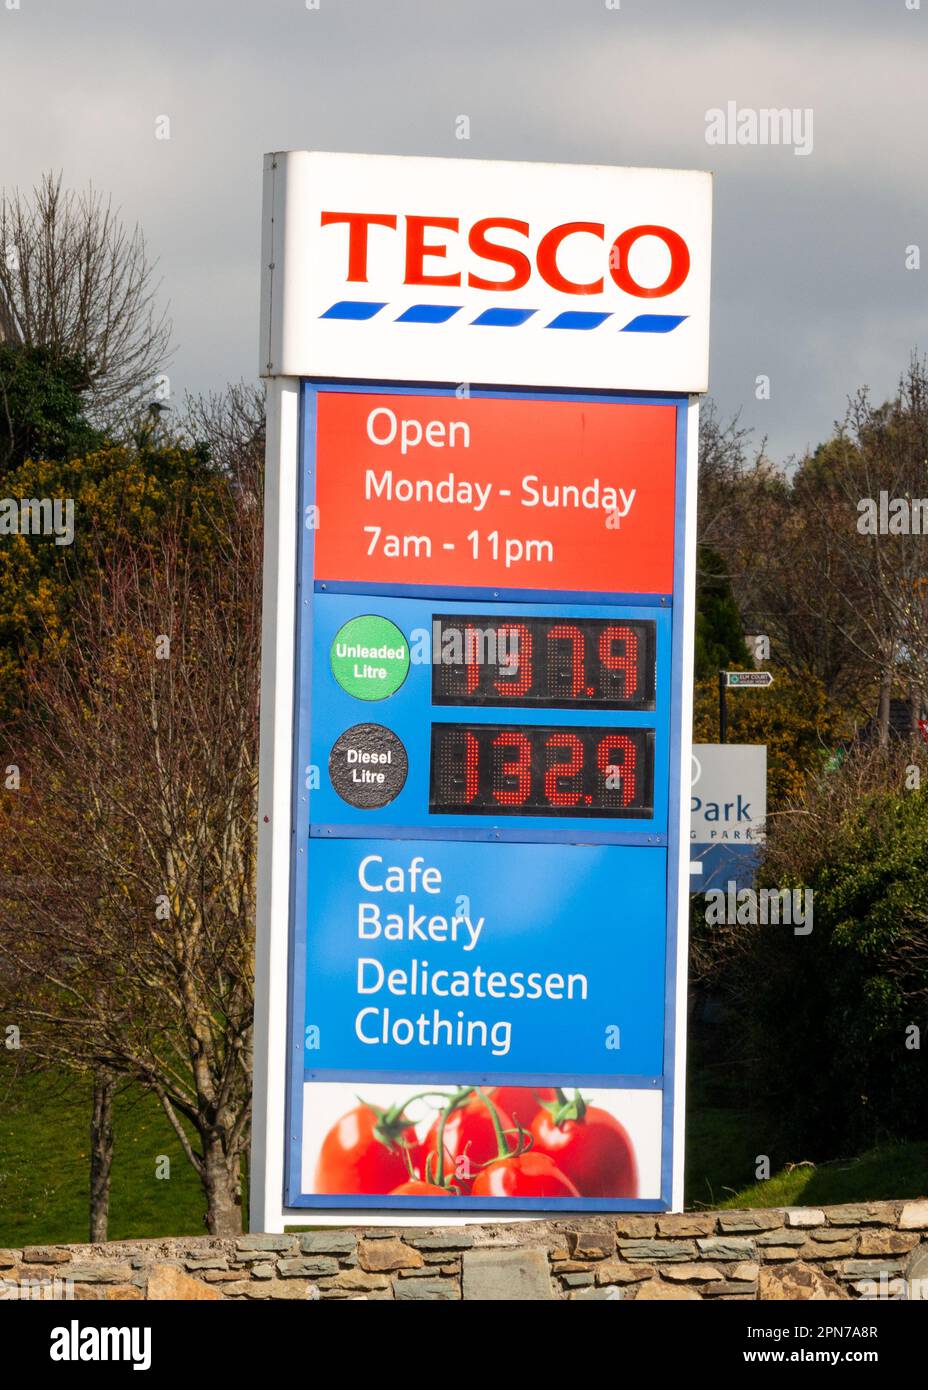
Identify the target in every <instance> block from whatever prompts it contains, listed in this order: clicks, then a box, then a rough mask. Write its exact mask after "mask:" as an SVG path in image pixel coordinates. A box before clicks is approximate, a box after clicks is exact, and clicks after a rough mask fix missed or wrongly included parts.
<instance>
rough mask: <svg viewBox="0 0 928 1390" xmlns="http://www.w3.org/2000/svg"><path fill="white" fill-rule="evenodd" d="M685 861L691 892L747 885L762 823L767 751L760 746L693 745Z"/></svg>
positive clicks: (762, 836)
mask: <svg viewBox="0 0 928 1390" xmlns="http://www.w3.org/2000/svg"><path fill="white" fill-rule="evenodd" d="M690 809H691V816H690V841H691V845H690V850H691V853H690V858H691V860H692V862H693V863H694V864H698V865H699V870H698V872H697V871H695V870H694V873H693V880H692V887H693V892H694V893H705V892H706V891H707V890H708V889H710V888H719V887H724V886H725V884H726V883H727V882H728V881H729V879H730V880H732V881H733V882H736V883H737V884H738V886H739V887H748V886H749V885H750V884H751V883H753V881H754V873H755V870H756V868H757V864H758V862H759V860H760V854H761V850H762V847H763V843H764V839H765V822H766V819H767V748H766V745H764V744H737V743H698V744H694V745H693V781H692V791H691V800H690Z"/></svg>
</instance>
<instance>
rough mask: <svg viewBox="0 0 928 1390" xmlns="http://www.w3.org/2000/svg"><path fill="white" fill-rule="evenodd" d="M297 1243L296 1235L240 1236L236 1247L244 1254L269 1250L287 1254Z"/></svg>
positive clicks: (274, 1252)
mask: <svg viewBox="0 0 928 1390" xmlns="http://www.w3.org/2000/svg"><path fill="white" fill-rule="evenodd" d="M295 1245H296V1236H262V1235H254V1236H238V1237H237V1238H236V1241H235V1248H236V1250H238V1251H241V1253H242V1254H248V1253H249V1252H252V1251H256V1250H259V1251H263V1250H268V1251H270V1252H272V1253H273V1254H281V1255H283V1254H286V1253H287V1252H288V1251H290V1250H292V1249H293V1248H294V1246H295Z"/></svg>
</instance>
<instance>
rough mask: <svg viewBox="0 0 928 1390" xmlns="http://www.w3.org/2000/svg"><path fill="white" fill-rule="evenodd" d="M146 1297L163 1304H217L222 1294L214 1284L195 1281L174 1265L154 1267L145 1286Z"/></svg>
mask: <svg viewBox="0 0 928 1390" xmlns="http://www.w3.org/2000/svg"><path fill="white" fill-rule="evenodd" d="M145 1293H146V1297H147V1298H148V1299H149V1301H150V1302H153V1303H162V1302H167V1301H168V1300H169V1299H171V1300H183V1301H184V1302H185V1303H187V1302H197V1303H205V1302H215V1301H216V1300H218V1299H221V1298H222V1294H221V1293H220V1292H219V1290H218V1289H217V1288H216V1287H215V1285H214V1284H204V1283H203V1282H202V1280H200V1279H193V1278H191V1276H190V1275H189V1274H185V1273H184V1271H183V1270H182V1269H176V1268H175V1267H174V1265H160V1264H159V1265H153V1266H152V1268H151V1270H150V1271H149V1274H148V1281H147V1284H146V1286H145Z"/></svg>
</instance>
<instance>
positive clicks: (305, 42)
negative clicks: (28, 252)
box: [0, 0, 928, 460]
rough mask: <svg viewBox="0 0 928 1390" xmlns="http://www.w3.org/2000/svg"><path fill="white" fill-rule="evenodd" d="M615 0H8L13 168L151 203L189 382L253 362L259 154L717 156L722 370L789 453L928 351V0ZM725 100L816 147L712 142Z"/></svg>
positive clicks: (725, 406) (148, 222)
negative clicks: (915, 248)
mask: <svg viewBox="0 0 928 1390" xmlns="http://www.w3.org/2000/svg"><path fill="white" fill-rule="evenodd" d="M311 2H312V3H313V4H314V3H315V0H311ZM608 2H609V0H466V2H465V0H319V8H318V9H315V8H308V7H307V3H306V0H0V182H2V183H3V184H4V185H7V186H10V185H15V184H19V185H26V186H31V185H32V183H33V182H34V181H35V180H36V179H37V177H38V176H39V175H40V174H41V172H42V171H43V170H46V169H50V168H51V169H61V170H62V171H63V173H64V177H65V181H66V183H68V184H69V185H72V186H76V187H80V186H82V185H85V184H86V182H87V181H88V180H92V181H93V182H94V184H95V185H97V186H98V187H99V188H100V189H102V190H105V191H107V192H111V193H112V194H113V197H114V200H115V201H116V202H117V203H119V204H120V205H121V207H122V209H123V213H124V215H125V217H126V218H127V219H128V220H130V221H135V220H136V219H137V220H138V221H139V222H140V223H141V224H142V226H143V228H144V230H145V233H146V236H147V238H148V241H149V245H150V249H151V251H152V253H153V254H154V255H156V256H157V257H158V259H159V263H160V267H159V268H160V273H161V275H162V277H163V288H164V294H165V296H166V298H168V299H169V300H170V305H171V312H172V316H173V319H174V324H175V337H176V343H177V352H176V356H175V359H174V362H173V365H172V369H171V379H172V386H173V389H174V392H175V393H176V394H178V395H182V394H183V392H184V390H187V389H189V390H193V391H203V390H207V389H210V388H212V387H219V386H221V385H222V384H223V383H224V382H226V381H227V380H237V379H239V378H242V377H245V378H248V379H253V378H254V376H255V375H256V370H257V368H256V362H257V331H258V330H257V314H258V302H257V300H258V262H259V225H260V184H261V156H262V154H263V153H264V151H266V150H273V149H277V150H279V149H300V148H303V149H309V148H313V149H329V150H362V151H370V152H373V153H386V154H426V155H450V156H465V157H466V156H470V157H473V158H484V159H540V160H565V161H572V162H590V163H607V164H608V163H613V164H640V165H664V166H668V167H674V168H680V167H683V168H696V169H699V168H702V169H711V170H712V171H713V172H714V174H715V242H714V256H713V292H712V360H711V372H710V388H711V393H712V395H713V396H714V397H715V399H716V400H717V401H718V403H719V406H720V407H721V409H722V410H723V411H724V412H725V413H731V412H734V411H736V410H738V409H739V408H740V409H741V410H742V420H743V421H744V422H745V423H748V424H750V425H752V426H754V427H755V428H756V429H757V430H758V432H759V433H761V434H766V435H767V436H768V438H769V451H770V453H771V454H772V455H773V457H775V458H779V459H781V460H785V459H786V458H787V456H788V455H790V454H796V453H801V452H802V451H803V450H804V449H805V448H806V447H808V446H810V445H814V444H815V443H816V442H817V441H818V440H820V439H821V438H822V437H824V436H825V435H826V434H827V432H828V431H829V429H830V427H831V424H832V421H833V420H834V419H835V418H836V417H837V416H838V415H840V414H842V412H843V408H844V402H845V399H846V397H847V395H848V393H849V392H850V391H852V390H853V389H854V388H855V387H856V386H858V385H860V384H863V383H867V384H869V385H870V387H871V388H872V390H873V392H874V394H875V395H877V396H879V397H883V396H885V395H886V394H888V393H889V392H890V391H891V389H892V388H893V386H894V383H895V381H896V378H897V377H898V374H899V371H900V369H901V368H902V366H903V365H904V363H905V361H906V358H907V356H908V354H909V352H910V351H911V350H912V348H914V347H919V348H920V349H922V350H925V349H928V332H926V322H925V312H926V302H928V296H926V289H925V285H926V276H928V174H926V164H928V161H926V146H928V80H926V72H928V62H926V59H928V0H923V6H922V7H921V8H914V9H910V8H907V0H814V3H813V0H775V3H774V2H773V0H767V2H766V3H764V0H621V4H620V6H619V8H617V9H612V8H608V7H607V6H608ZM613 2H614V0H613ZM17 3H18V5H19V8H18V9H15V8H14V9H10V8H9V7H10V5H15V4H17ZM916 3H917V0H908V4H909V5H915V4H916ZM728 101H735V102H737V104H738V106H739V108H741V107H748V106H750V107H755V108H760V107H778V108H779V107H791V108H800V109H806V108H811V110H812V112H813V127H812V130H813V149H812V153H811V154H810V155H809V156H808V157H802V156H797V155H796V154H795V153H794V152H793V150H792V149H791V148H784V147H772V146H767V147H760V146H740V147H739V146H718V145H708V144H707V143H706V138H705V132H706V112H707V110H709V109H710V108H714V107H724V106H725V104H726V102H728ZM462 114H464V115H467V116H468V117H469V118H470V123H471V138H470V140H469V141H466V142H464V141H460V140H458V139H456V138H455V121H456V118H457V117H458V116H459V115H462ZM163 115H167V116H169V117H170V121H171V139H170V140H156V138H155V123H156V118H157V117H159V116H163ZM911 245H919V246H921V248H922V256H923V258H924V261H925V268H924V269H923V270H907V269H906V268H905V256H906V248H907V247H908V246H911ZM759 374H765V375H768V376H769V377H770V383H771V387H770V399H769V401H758V400H757V399H755V379H756V377H757V376H758V375H759Z"/></svg>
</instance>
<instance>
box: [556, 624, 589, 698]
mask: <svg viewBox="0 0 928 1390" xmlns="http://www.w3.org/2000/svg"><path fill="white" fill-rule="evenodd" d="M548 641H549V642H569V643H570V694H571V698H575V697H576V696H577V695H592V694H593V693H594V692H593V688H592V686H589V685H588V686H586V688H585V689H584V684H583V681H584V671H585V666H586V642H585V641H584V640H583V633H582V632H581V631H580V629H579V628H578V627H575V626H574V624H573V623H555V625H554V627H551V628H549V629H548ZM551 693H553V692H551Z"/></svg>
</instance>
